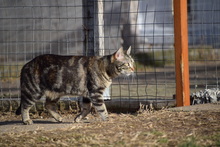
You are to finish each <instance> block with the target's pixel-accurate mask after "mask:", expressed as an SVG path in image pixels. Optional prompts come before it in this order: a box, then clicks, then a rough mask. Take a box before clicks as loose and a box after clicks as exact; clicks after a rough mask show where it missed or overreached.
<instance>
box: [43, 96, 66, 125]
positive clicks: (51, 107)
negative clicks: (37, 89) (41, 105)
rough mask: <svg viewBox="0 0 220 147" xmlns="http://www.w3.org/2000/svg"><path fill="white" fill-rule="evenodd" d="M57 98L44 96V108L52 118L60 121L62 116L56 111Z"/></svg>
mask: <svg viewBox="0 0 220 147" xmlns="http://www.w3.org/2000/svg"><path fill="white" fill-rule="evenodd" d="M58 100H59V98H57V99H53V100H51V99H50V98H46V104H45V108H46V109H47V111H48V112H49V113H50V114H51V115H52V116H53V118H54V119H55V120H56V121H58V122H62V121H63V118H62V117H61V116H60V114H59V113H57V101H58Z"/></svg>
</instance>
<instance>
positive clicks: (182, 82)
mask: <svg viewBox="0 0 220 147" xmlns="http://www.w3.org/2000/svg"><path fill="white" fill-rule="evenodd" d="M173 4H174V36H175V39H174V41H175V64H176V104H177V106H188V105H190V98H189V96H190V92H189V62H188V28H187V0H174V1H173Z"/></svg>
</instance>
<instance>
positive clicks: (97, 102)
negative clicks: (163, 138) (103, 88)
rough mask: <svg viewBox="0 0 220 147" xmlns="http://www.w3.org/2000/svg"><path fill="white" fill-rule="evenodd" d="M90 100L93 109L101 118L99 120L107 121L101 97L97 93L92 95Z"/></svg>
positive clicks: (106, 113) (106, 112)
mask: <svg viewBox="0 0 220 147" xmlns="http://www.w3.org/2000/svg"><path fill="white" fill-rule="evenodd" d="M91 100H92V104H93V106H94V107H95V109H96V111H97V112H98V113H99V115H100V116H101V119H102V120H103V121H106V120H108V111H107V109H106V106H105V103H104V98H103V95H101V94H100V92H99V93H92V94H91Z"/></svg>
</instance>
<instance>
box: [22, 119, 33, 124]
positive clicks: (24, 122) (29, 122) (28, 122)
mask: <svg viewBox="0 0 220 147" xmlns="http://www.w3.org/2000/svg"><path fill="white" fill-rule="evenodd" d="M23 124H24V125H32V124H33V121H32V120H31V119H28V120H25V121H23Z"/></svg>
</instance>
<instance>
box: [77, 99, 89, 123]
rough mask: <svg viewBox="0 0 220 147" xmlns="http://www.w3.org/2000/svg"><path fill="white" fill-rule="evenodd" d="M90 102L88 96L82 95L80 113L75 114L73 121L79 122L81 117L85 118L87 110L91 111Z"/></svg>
mask: <svg viewBox="0 0 220 147" xmlns="http://www.w3.org/2000/svg"><path fill="white" fill-rule="evenodd" d="M91 108H92V103H91V100H90V98H88V97H83V99H82V107H81V113H80V114H79V115H77V116H76V118H75V120H74V121H75V122H80V121H81V120H82V119H83V118H85V117H86V116H87V115H88V114H89V112H90V111H91Z"/></svg>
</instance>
